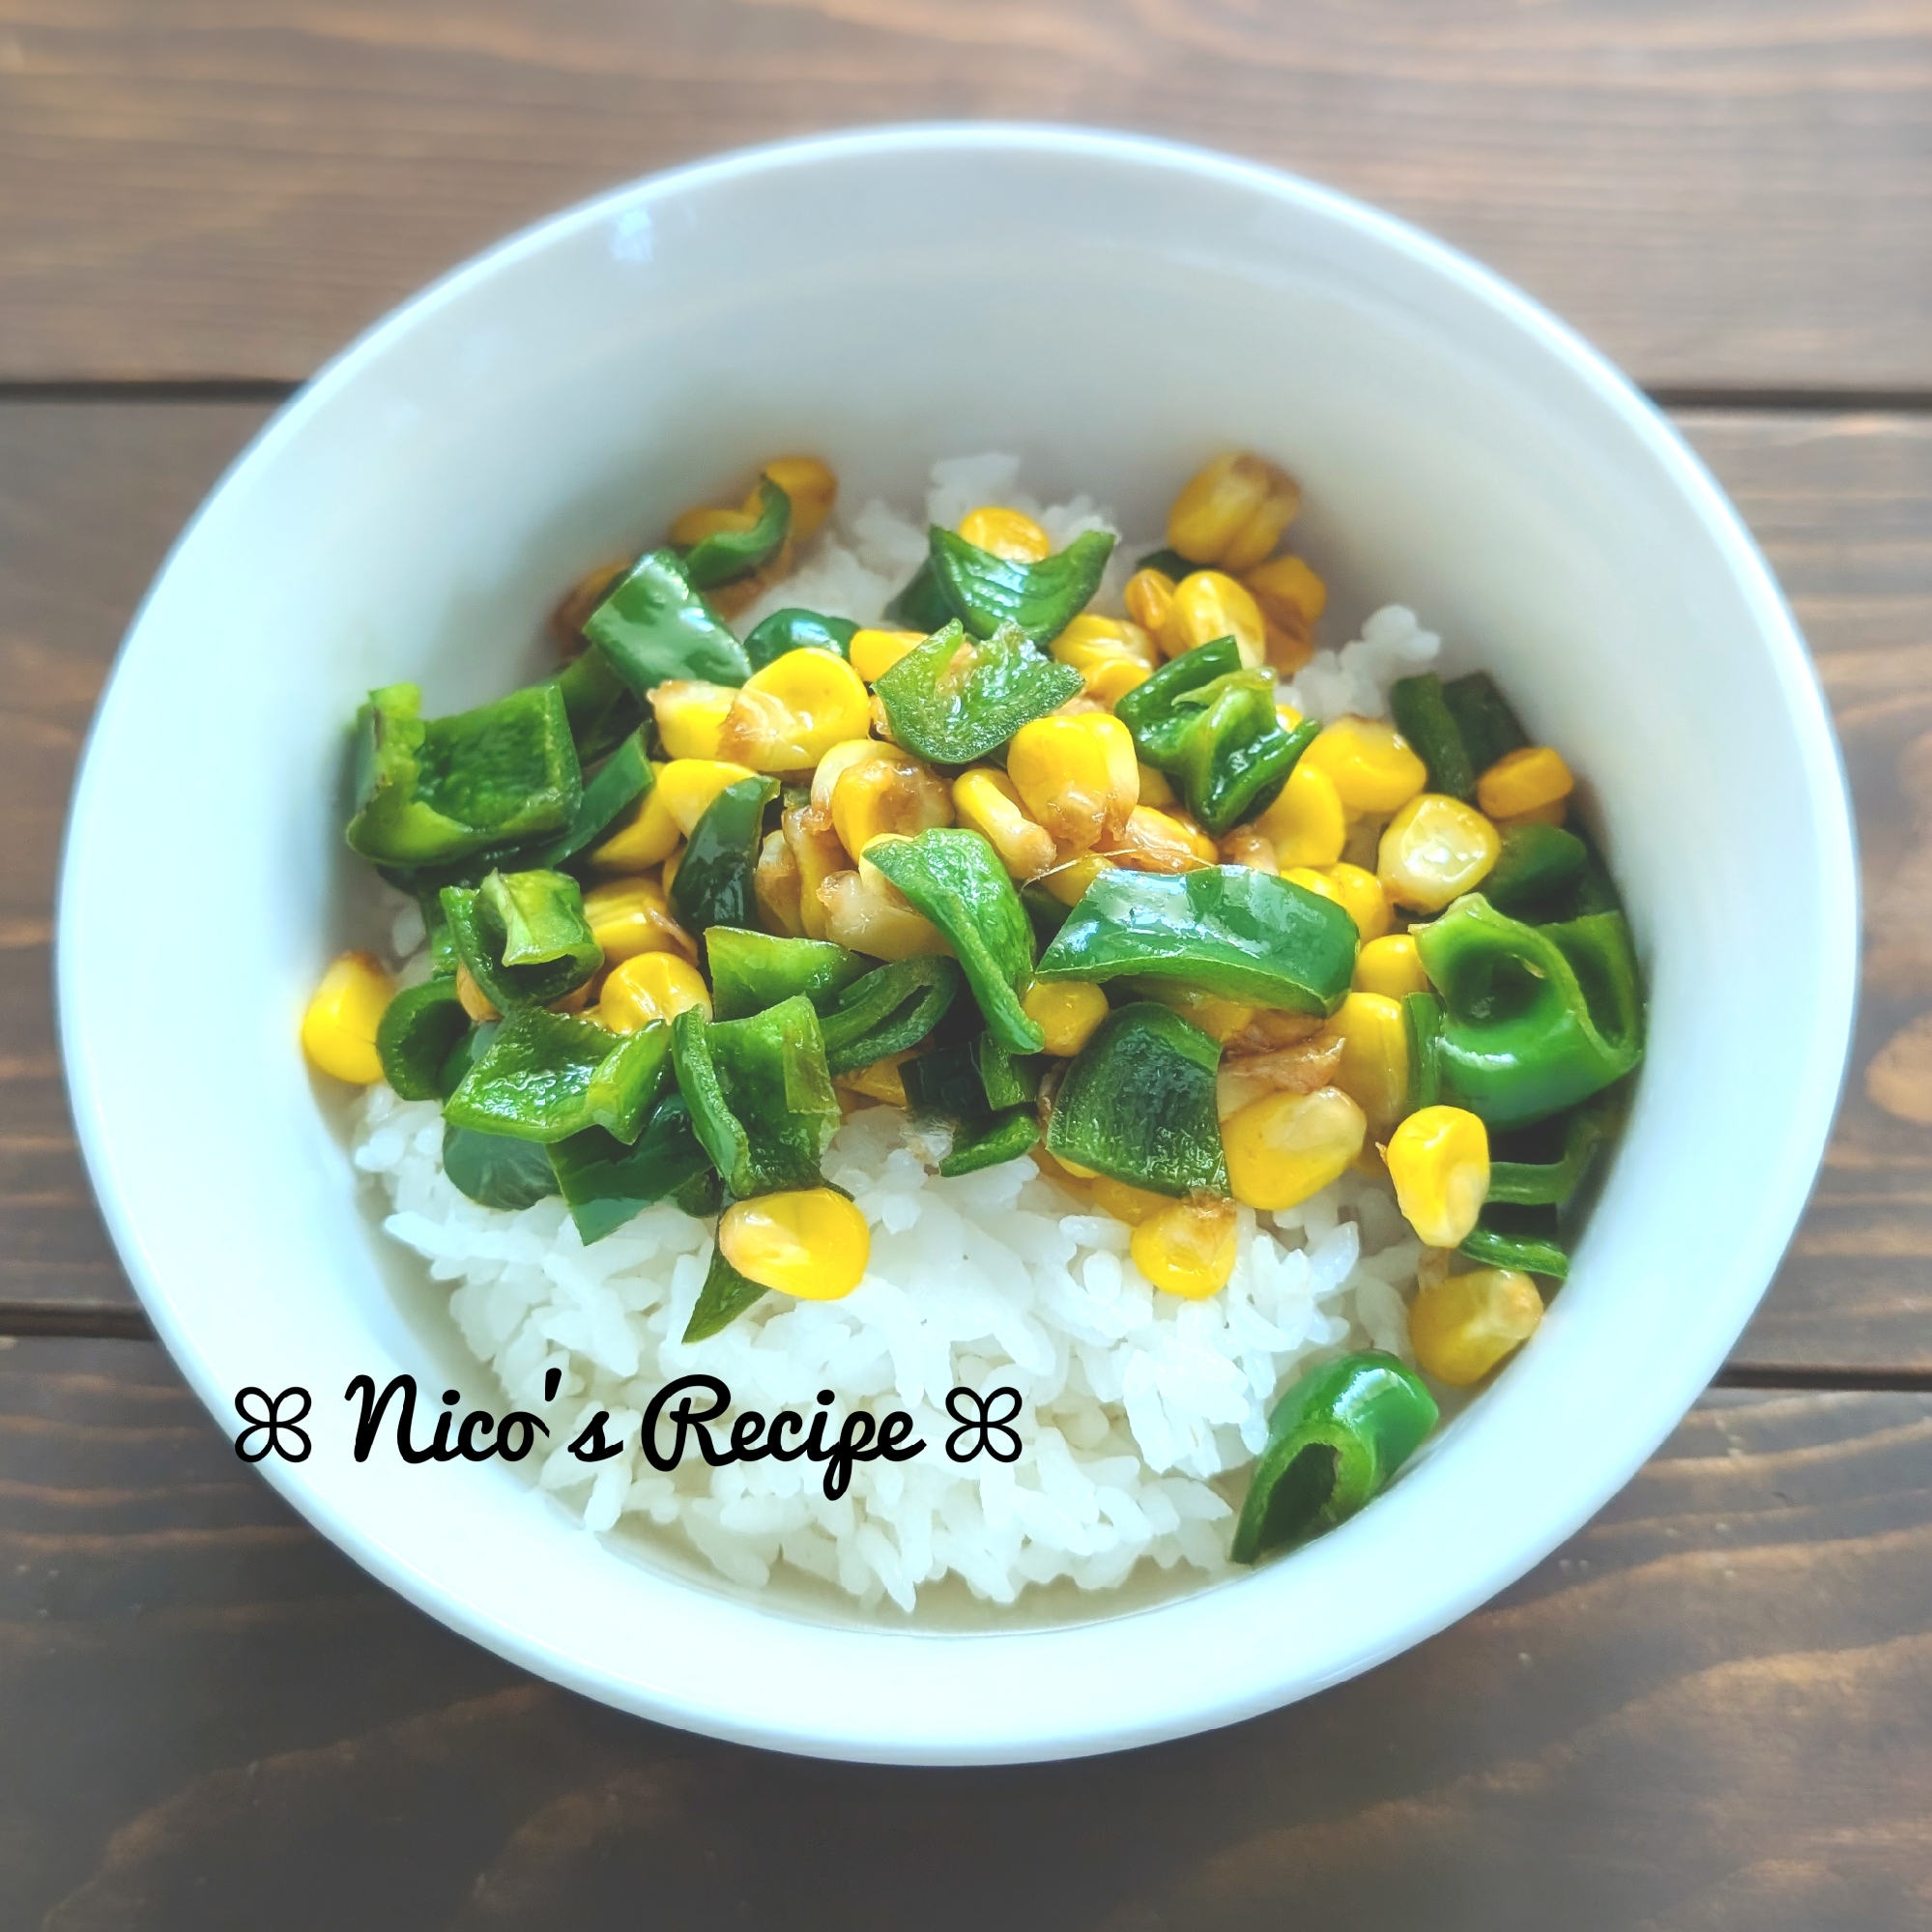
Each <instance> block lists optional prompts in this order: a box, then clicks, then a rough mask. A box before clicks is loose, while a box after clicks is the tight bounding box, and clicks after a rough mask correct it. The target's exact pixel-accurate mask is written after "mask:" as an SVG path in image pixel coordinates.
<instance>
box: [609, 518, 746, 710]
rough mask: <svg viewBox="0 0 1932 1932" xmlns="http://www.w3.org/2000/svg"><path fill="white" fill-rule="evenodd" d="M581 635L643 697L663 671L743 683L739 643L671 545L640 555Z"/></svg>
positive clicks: (743, 661)
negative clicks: (709, 603) (694, 584)
mask: <svg viewBox="0 0 1932 1932" xmlns="http://www.w3.org/2000/svg"><path fill="white" fill-rule="evenodd" d="M584 635H585V636H586V637H588V638H589V639H590V640H591V644H592V645H593V646H594V647H595V648H596V649H599V650H601V651H602V652H603V653H604V655H605V656H606V657H607V658H609V659H610V662H611V667H612V669H613V670H615V671H616V672H617V674H618V676H619V677H620V678H622V679H623V681H624V682H625V683H626V684H627V685H629V686H630V688H631V690H632V691H634V692H635V693H636V694H637V695H638V696H639V697H640V698H642V697H643V696H644V695H645V694H646V693H647V692H648V691H649V689H650V688H651V686H652V685H653V684H661V683H663V682H664V680H665V679H666V678H700V679H702V680H703V681H704V682H706V683H709V684H742V683H743V682H744V680H745V679H746V678H749V677H750V676H751V664H750V662H749V660H748V659H747V658H746V656H745V654H744V647H743V646H742V645H741V644H739V642H738V641H737V639H736V638H735V637H734V636H733V635H732V633H731V632H730V631H729V630H728V629H727V628H726V627H725V625H724V624H723V623H722V622H721V621H720V620H719V619H718V617H717V615H716V614H715V613H714V612H713V611H712V609H711V607H710V605H708V604H707V603H706V601H705V600H704V598H703V597H702V596H700V595H699V594H698V592H697V591H696V590H695V589H694V588H693V586H692V583H691V580H690V578H689V577H688V576H687V575H686V574H685V570H684V565H683V563H682V562H681V561H680V560H679V559H678V553H677V552H676V551H675V550H653V551H650V552H649V554H648V555H646V556H644V557H642V558H640V559H639V560H638V562H637V564H636V565H635V567H634V568H633V569H632V571H631V573H630V575H629V576H627V577H626V578H625V579H624V580H623V582H622V583H620V585H619V586H618V587H617V589H616V590H615V591H612V592H611V594H610V595H609V596H608V597H606V598H605V599H604V601H603V602H602V603H601V604H599V605H598V606H597V608H596V609H595V610H594V611H592V612H591V615H590V616H589V617H588V618H587V619H586V620H585V621H584Z"/></svg>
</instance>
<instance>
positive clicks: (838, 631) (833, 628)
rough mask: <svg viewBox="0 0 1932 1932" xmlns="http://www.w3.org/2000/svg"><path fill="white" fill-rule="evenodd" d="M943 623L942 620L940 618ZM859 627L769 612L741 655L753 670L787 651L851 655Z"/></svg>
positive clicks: (811, 614) (814, 614)
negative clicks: (832, 651) (747, 659)
mask: <svg viewBox="0 0 1932 1932" xmlns="http://www.w3.org/2000/svg"><path fill="white" fill-rule="evenodd" d="M941 621H942V622H943V621H944V620H943V619H942V620H941ZM858 631H859V626H858V625H857V624H855V623H853V622H852V620H851V619H850V618H828V617H825V616H823V615H822V614H821V613H820V612H818V611H806V610H798V609H790V610H783V611H773V612H772V614H771V615H770V616H769V617H768V618H766V619H765V620H764V621H763V622H762V623H760V624H759V625H758V626H757V627H756V628H755V629H754V630H753V631H752V632H751V634H750V636H748V637H747V638H746V639H745V641H744V654H745V655H746V656H747V657H748V658H750V660H751V668H752V669H753V670H754V671H763V670H764V667H765V666H766V665H767V664H775V663H776V662H777V661H778V660H779V659H780V658H781V657H783V656H784V655H785V653H786V652H787V651H788V650H834V651H837V652H838V654H839V655H840V656H841V657H850V656H851V641H852V639H853V638H854V637H856V636H857V635H858Z"/></svg>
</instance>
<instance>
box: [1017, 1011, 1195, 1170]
mask: <svg viewBox="0 0 1932 1932" xmlns="http://www.w3.org/2000/svg"><path fill="white" fill-rule="evenodd" d="M1220 1065H1221V1048H1220V1047H1219V1046H1218V1045H1217V1044H1216V1043H1215V1042H1214V1041H1213V1040H1211V1039H1209V1038H1208V1036H1207V1035H1206V1034H1205V1033H1203V1032H1202V1031H1201V1030H1200V1028H1199V1027H1198V1026H1191V1025H1190V1024H1188V1023H1187V1022H1186V1021H1185V1020H1183V1019H1182V1018H1181V1017H1180V1015H1179V1014H1178V1013H1171V1012H1169V1011H1168V1008H1167V1007H1165V1006H1157V1005H1155V1004H1154V1003H1153V1002H1152V1001H1147V1000H1139V1001H1136V1002H1135V1003H1134V1004H1133V1005H1131V1006H1120V1007H1116V1008H1115V1009H1114V1010H1113V1011H1112V1012H1111V1013H1110V1014H1109V1015H1108V1016H1107V1018H1106V1019H1105V1020H1103V1021H1102V1022H1101V1023H1100V1026H1099V1028H1098V1030H1097V1031H1096V1032H1095V1033H1094V1035H1093V1037H1092V1039H1090V1040H1089V1041H1088V1042H1087V1043H1086V1045H1085V1046H1084V1047H1082V1048H1081V1050H1080V1052H1079V1053H1076V1054H1075V1055H1074V1057H1073V1059H1072V1060H1071V1061H1070V1062H1069V1063H1068V1066H1067V1071H1066V1077H1065V1078H1064V1079H1063V1080H1062V1081H1061V1082H1060V1087H1059V1091H1058V1092H1057V1093H1056V1094H1055V1095H1054V1096H1053V1111H1052V1113H1051V1114H1050V1115H1049V1117H1048V1121H1047V1151H1048V1152H1049V1153H1050V1154H1052V1155H1053V1156H1054V1158H1055V1159H1058V1160H1066V1161H1072V1162H1074V1163H1075V1164H1077V1165H1078V1166H1080V1167H1082V1168H1093V1169H1094V1171H1095V1172H1096V1173H1102V1174H1107V1175H1109V1176H1110V1178H1112V1179H1114V1180H1116V1181H1125V1182H1127V1183H1128V1185H1129V1186H1131V1187H1137V1188H1146V1189H1149V1190H1150V1191H1151V1192H1153V1193H1155V1194H1165V1195H1185V1194H1191V1193H1193V1191H1194V1190H1195V1189H1197V1188H1209V1189H1212V1190H1213V1191H1214V1192H1215V1193H1217V1194H1226V1192H1227V1164H1226V1161H1225V1160H1224V1159H1223V1157H1222V1151H1221V1120H1220V1115H1219V1113H1218V1111H1217V1110H1216V1108H1215V1095H1214V1089H1215V1074H1216V1071H1217V1069H1218V1068H1219V1067H1220Z"/></svg>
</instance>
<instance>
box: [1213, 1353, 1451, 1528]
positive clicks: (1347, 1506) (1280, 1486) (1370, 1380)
mask: <svg viewBox="0 0 1932 1932" xmlns="http://www.w3.org/2000/svg"><path fill="white" fill-rule="evenodd" d="M1438 1414H1439V1411H1438V1410H1437V1408H1436V1405H1435V1398H1434V1397H1433V1396H1431V1395H1430V1394H1429V1392H1428V1390H1427V1388H1426V1387H1425V1386H1424V1384H1423V1381H1422V1378H1421V1377H1420V1376H1419V1375H1417V1374H1416V1373H1415V1371H1414V1370H1411V1369H1409V1368H1406V1367H1405V1366H1404V1365H1403V1364H1402V1363H1400V1362H1399V1361H1397V1360H1396V1358H1395V1357H1394V1356H1393V1355H1381V1354H1377V1353H1374V1352H1372V1351H1369V1352H1365V1353H1363V1354H1360V1355H1344V1356H1342V1357H1341V1360H1340V1361H1337V1362H1329V1363H1324V1364H1323V1365H1322V1367H1321V1368H1319V1369H1312V1370H1310V1371H1309V1372H1308V1373H1307V1374H1306V1375H1304V1376H1303V1377H1302V1378H1301V1380H1300V1381H1299V1382H1297V1383H1296V1384H1295V1385H1294V1386H1293V1387H1292V1388H1291V1389H1289V1391H1288V1392H1287V1394H1286V1395H1284V1396H1283V1398H1282V1399H1281V1400H1280V1401H1279V1402H1277V1403H1276V1404H1275V1410H1274V1413H1273V1414H1272V1415H1271V1416H1270V1417H1269V1418H1268V1446H1267V1447H1266V1448H1265V1449H1264V1450H1262V1452H1261V1454H1260V1455H1259V1456H1257V1457H1256V1458H1255V1462H1254V1478H1253V1480H1252V1481H1251V1482H1250V1483H1249V1485H1248V1498H1247V1501H1246V1502H1244V1503H1243V1504H1242V1506H1241V1515H1240V1519H1239V1520H1238V1521H1237V1522H1236V1524H1235V1526H1234V1543H1233V1547H1232V1549H1231V1550H1230V1552H1229V1553H1230V1554H1231V1555H1232V1556H1233V1558H1234V1560H1235V1562H1236V1563H1253V1562H1254V1560H1255V1559H1256V1558H1257V1557H1260V1556H1264V1555H1265V1554H1266V1553H1267V1552H1268V1551H1269V1550H1271V1549H1282V1548H1284V1547H1286V1546H1288V1545H1289V1544H1292V1543H1302V1542H1305V1541H1306V1540H1307V1539H1308V1538H1310V1537H1312V1536H1318V1535H1319V1534H1320V1533H1321V1532H1322V1531H1323V1530H1330V1529H1333V1528H1334V1527H1335V1526H1336V1524H1337V1523H1341V1522H1345V1521H1346V1520H1347V1519H1348V1518H1349V1517H1350V1516H1352V1515H1353V1514H1355V1513H1356V1511H1357V1510H1359V1509H1361V1507H1362V1506H1363V1504H1365V1503H1367V1502H1368V1501H1369V1500H1370V1498H1371V1497H1373V1496H1376V1495H1378V1494H1380V1492H1381V1491H1382V1490H1383V1489H1384V1488H1386V1487H1387V1486H1388V1484H1389V1480H1390V1478H1391V1477H1393V1476H1394V1475H1395V1473H1396V1471H1397V1470H1399V1468H1400V1467H1401V1466H1402V1464H1403V1463H1404V1462H1406V1461H1407V1460H1408V1459H1409V1457H1410V1456H1413V1455H1414V1454H1415V1452H1416V1450H1417V1449H1418V1448H1420V1447H1421V1445H1422V1442H1423V1439H1424V1438H1425V1437H1426V1436H1427V1434H1428V1432H1429V1430H1430V1429H1432V1428H1433V1427H1435V1425H1436V1421H1437V1418H1438Z"/></svg>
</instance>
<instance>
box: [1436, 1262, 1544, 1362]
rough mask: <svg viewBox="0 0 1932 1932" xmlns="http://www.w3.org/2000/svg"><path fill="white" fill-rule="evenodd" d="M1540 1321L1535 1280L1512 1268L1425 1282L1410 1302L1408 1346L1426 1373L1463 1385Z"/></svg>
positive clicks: (1512, 1349) (1520, 1342)
mask: <svg viewBox="0 0 1932 1932" xmlns="http://www.w3.org/2000/svg"><path fill="white" fill-rule="evenodd" d="M1542 1320H1543V1297H1542V1296H1541V1295H1540V1294H1538V1293H1537V1289H1536V1283H1534V1282H1533V1281H1531V1280H1530V1278H1529V1277H1528V1276H1527V1275H1524V1274H1520V1273H1518V1272H1517V1271H1516V1270H1515V1269H1514V1268H1476V1269H1472V1270H1471V1272H1470V1273H1468V1274H1466V1275H1446V1276H1444V1277H1442V1278H1441V1279H1440V1280H1438V1281H1433V1282H1427V1283H1424V1284H1423V1286H1422V1287H1421V1289H1420V1290H1418V1292H1417V1294H1416V1298H1415V1300H1414V1301H1413V1302H1412V1303H1411V1304H1410V1306H1409V1346H1410V1347H1411V1348H1412V1349H1414V1350H1415V1356H1416V1363H1417V1366H1418V1367H1419V1368H1420V1369H1421V1370H1422V1371H1423V1373H1424V1374H1426V1375H1433V1376H1434V1377H1435V1379H1436V1380H1437V1381H1438V1382H1447V1383H1448V1384H1449V1386H1450V1387H1451V1388H1452V1389H1466V1388H1468V1387H1469V1386H1470V1385H1471V1384H1472V1383H1474V1382H1480V1381H1481V1380H1482V1379H1483V1377H1484V1376H1485V1375H1486V1374H1487V1373H1488V1372H1489V1370H1491V1369H1493V1368H1494V1367H1495V1366H1496V1364H1497V1363H1499V1362H1500V1361H1502V1360H1503V1358H1504V1357H1505V1356H1506V1355H1512V1354H1514V1352H1515V1351H1516V1350H1517V1349H1518V1348H1520V1347H1521V1346H1522V1345H1523V1343H1524V1342H1525V1341H1528V1340H1529V1339H1530V1337H1531V1336H1532V1335H1534V1334H1535V1333H1536V1331H1537V1324H1538V1323H1539V1322H1541V1321H1542Z"/></svg>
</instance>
